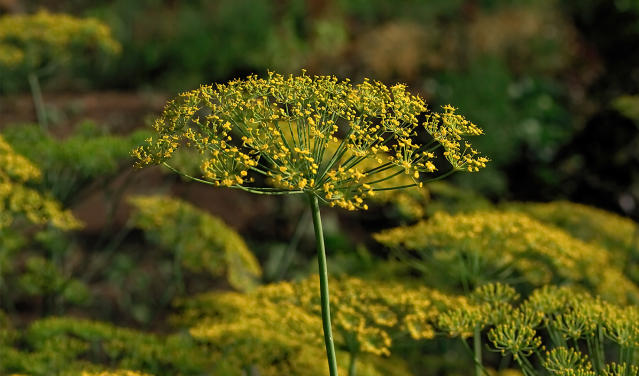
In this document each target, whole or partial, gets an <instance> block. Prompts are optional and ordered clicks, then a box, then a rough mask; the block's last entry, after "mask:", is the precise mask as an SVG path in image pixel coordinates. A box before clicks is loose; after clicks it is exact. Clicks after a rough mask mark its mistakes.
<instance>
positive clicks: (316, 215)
mask: <svg viewBox="0 0 639 376" xmlns="http://www.w3.org/2000/svg"><path fill="white" fill-rule="evenodd" d="M309 200H310V203H311V213H312V214H313V227H314V228H315V242H316V244H317V261H318V264H319V279H320V300H321V305H322V324H323V326H324V344H325V345H326V357H327V358H328V369H329V374H330V376H337V359H336V357H335V344H334V343H333V330H332V329H331V308H330V305H329V297H328V268H327V267H326V249H325V247H324V232H323V231H322V217H321V216H320V208H319V202H318V200H317V196H315V195H314V194H311V193H309Z"/></svg>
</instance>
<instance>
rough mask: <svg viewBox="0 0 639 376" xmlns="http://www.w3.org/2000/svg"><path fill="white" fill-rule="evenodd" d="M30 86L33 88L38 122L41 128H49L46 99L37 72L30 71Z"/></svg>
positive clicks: (32, 93)
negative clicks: (43, 96)
mask: <svg viewBox="0 0 639 376" xmlns="http://www.w3.org/2000/svg"><path fill="white" fill-rule="evenodd" d="M28 79H29V87H30V88H31V96H32V97H33V105H34V106H35V109H36V115H37V117H38V123H39V124H40V128H42V129H47V112H46V110H45V108H44V100H43V99H42V90H40V82H39V81H38V76H36V75H35V73H29V77H28Z"/></svg>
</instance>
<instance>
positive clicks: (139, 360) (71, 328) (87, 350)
mask: <svg viewBox="0 0 639 376" xmlns="http://www.w3.org/2000/svg"><path fill="white" fill-rule="evenodd" d="M19 337H20V341H21V342H23V344H22V345H21V346H13V347H8V348H7V347H2V348H0V372H3V373H11V372H24V373H29V374H31V375H33V376H39V375H52V374H65V375H66V374H68V375H74V374H75V375H78V374H80V372H81V371H83V370H96V372H99V371H103V370H106V369H109V368H112V367H119V368H123V369H131V370H137V371H142V372H148V373H151V374H154V375H158V376H159V375H175V374H183V375H189V374H190V375H195V374H202V373H203V372H206V370H207V369H211V367H212V366H211V364H212V361H211V358H210V355H211V354H210V353H208V352H207V351H206V349H204V348H201V347H197V346H195V343H194V342H193V340H192V339H191V337H190V336H189V335H188V334H186V333H177V334H172V335H168V336H160V335H154V334H147V333H143V332H139V331H135V330H131V329H125V328H118V327H115V326H113V325H111V324H107V323H101V322H94V321H88V320H82V319H78V318H72V317H64V318H62V317H60V318H48V319H44V320H39V321H35V322H34V323H33V324H31V326H30V327H29V328H28V330H26V331H25V332H23V333H22V334H21V335H20V336H19ZM16 344H17V342H16Z"/></svg>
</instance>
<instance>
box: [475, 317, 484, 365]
mask: <svg viewBox="0 0 639 376" xmlns="http://www.w3.org/2000/svg"><path fill="white" fill-rule="evenodd" d="M473 334H474V335H473V350H475V351H474V353H475V376H483V374H484V367H483V366H482V362H481V358H482V356H481V330H480V328H479V326H476V327H475V333H473Z"/></svg>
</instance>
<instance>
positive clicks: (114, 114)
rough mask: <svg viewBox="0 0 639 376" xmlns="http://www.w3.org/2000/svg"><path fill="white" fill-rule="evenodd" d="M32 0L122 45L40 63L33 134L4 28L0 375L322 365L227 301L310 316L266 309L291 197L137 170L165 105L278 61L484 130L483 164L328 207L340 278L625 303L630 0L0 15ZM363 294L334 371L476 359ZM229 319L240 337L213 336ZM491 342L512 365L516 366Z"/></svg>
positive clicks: (6, 7) (440, 0)
mask: <svg viewBox="0 0 639 376" xmlns="http://www.w3.org/2000/svg"><path fill="white" fill-rule="evenodd" d="M42 10H47V11H48V12H51V13H66V14H70V15H73V16H75V17H79V18H87V17H89V18H95V19H97V20H99V21H101V22H103V23H104V24H105V25H108V26H109V27H110V29H111V36H112V37H113V39H114V40H116V41H117V43H118V44H119V45H118V47H117V50H118V51H119V53H118V54H109V56H103V55H100V54H95V52H96V51H93V50H91V49H90V48H89V50H82V51H75V52H73V54H75V55H73V56H71V57H66V58H65V62H64V64H60V66H56V69H55V70H52V71H50V72H45V74H43V76H42V78H43V79H42V82H41V84H42V91H43V95H44V104H45V108H46V114H47V118H48V120H49V127H48V129H43V128H42V127H39V126H38V125H35V124H33V123H34V122H35V120H36V116H35V111H34V108H33V105H32V104H31V99H30V96H29V94H28V90H29V83H28V82H27V80H26V79H24V77H22V76H23V75H22V76H21V75H19V74H17V73H16V72H23V73H25V72H27V71H28V70H29V69H30V68H29V67H27V66H16V65H15V64H18V63H16V61H17V60H16V59H12V58H11V57H12V56H17V55H11V54H10V53H9V52H11V53H15V51H16V46H17V47H19V46H20V45H19V43H18V41H16V38H15V36H12V35H14V34H12V33H13V32H14V31H15V30H11V31H12V32H2V31H1V30H0V133H1V137H2V138H0V153H2V154H0V160H1V161H3V163H2V166H0V206H1V207H2V213H1V216H0V374H5V373H8V374H10V373H13V372H22V373H28V374H33V375H50V374H69V375H73V374H81V370H85V371H91V372H95V374H100V372H102V371H105V370H108V369H115V368H119V369H123V370H126V369H132V370H137V371H141V372H148V373H151V374H156V375H163V374H166V375H173V374H193V375H196V374H203V373H206V372H216V374H229V375H235V374H237V375H255V374H263V375H269V374H292V375H294V374H315V373H316V374H325V373H326V372H325V366H326V365H325V364H324V362H318V361H317V359H321V357H322V352H321V351H318V349H317V348H316V347H312V346H306V342H305V338H300V337H295V336H291V335H290V333H289V332H290V330H289V331H287V332H286V333H282V331H278V330H274V329H277V328H273V327H272V326H270V327H269V326H264V324H263V323H262V324H261V325H257V324H256V326H255V327H254V328H253V329H255V330H256V331H257V332H258V334H259V335H255V334H254V333H253V332H250V331H247V330H248V329H247V326H246V322H254V323H257V321H250V320H256V319H257V318H259V317H257V318H256V314H255V313H254V312H253V311H252V312H249V313H246V314H244V315H242V314H239V313H237V312H236V310H234V309H235V308H237V305H240V306H243V307H253V306H255V309H256V310H257V309H258V308H264V309H265V312H266V313H264V315H265V316H263V317H268V315H269V314H272V315H274V316H278V317H279V316H281V315H284V313H283V312H282V310H283V309H284V308H283V307H288V308H290V310H289V311H290V312H289V314H290V315H292V316H291V317H293V318H294V319H299V320H302V321H300V322H301V324H300V325H302V324H304V325H306V324H308V325H311V326H312V325H314V323H315V321H316V320H317V317H315V316H312V315H309V311H312V310H313V309H314V308H309V305H308V304H309V301H306V300H303V299H301V298H300V299H298V300H296V301H288V302H287V304H288V305H284V306H278V305H276V304H273V302H279V303H281V299H282V297H281V296H279V295H278V294H280V293H281V294H283V293H282V291H280V290H278V289H284V290H283V291H287V290H286V288H288V287H287V285H286V282H281V281H287V280H297V281H298V282H296V283H297V284H294V285H293V287H294V289H299V288H300V287H299V286H304V285H307V284H308V283H309V282H308V281H312V278H311V279H309V278H308V276H309V274H311V273H313V272H314V271H315V264H314V255H315V253H314V252H315V250H314V243H313V233H312V230H311V226H310V216H309V215H308V214H309V213H306V212H305V205H304V203H303V202H299V201H298V200H295V199H291V198H274V199H269V200H262V199H261V198H259V197H253V196H251V195H248V194H244V193H241V192H226V191H220V190H215V189H210V188H209V187H202V186H199V185H197V184H193V183H189V182H186V181H184V180H182V179H181V178H179V177H178V176H175V175H174V174H171V173H169V172H168V171H165V170H161V169H156V168H152V169H147V170H143V171H135V170H133V169H132V168H131V167H130V166H131V165H132V160H131V157H130V156H129V152H130V150H131V149H133V148H134V147H135V146H137V145H138V144H139V143H141V142H142V141H143V140H144V139H145V138H146V137H148V136H149V131H148V130H146V126H147V125H148V123H149V122H150V120H152V119H153V117H154V116H155V115H157V113H158V112H159V111H160V110H161V107H162V104H163V103H164V102H165V100H166V99H167V98H169V97H171V96H173V95H175V94H177V93H179V92H181V91H185V90H190V89H194V88H197V87H198V86H199V85H200V84H203V83H211V82H220V81H226V80H229V79H233V78H238V77H243V76H245V75H247V74H249V73H257V74H260V75H263V74H265V73H266V72H267V71H268V70H273V71H277V72H281V73H293V74H297V73H299V72H300V70H301V69H307V71H308V72H309V73H311V74H334V75H337V76H338V77H340V78H346V77H348V78H350V79H352V80H353V81H360V80H362V79H363V78H364V77H371V78H374V79H378V80H381V81H383V82H385V83H394V82H403V83H406V84H408V87H409V88H410V89H411V90H413V91H414V92H415V93H418V94H420V95H421V96H423V97H424V98H425V99H426V100H427V102H428V103H429V105H430V107H431V108H433V109H437V108H438V107H439V106H441V105H445V104H448V103H450V104H452V105H454V106H455V107H459V109H460V113H463V114H464V116H466V117H467V118H469V119H470V120H472V121H473V122H475V123H477V124H478V125H479V126H481V127H482V128H483V129H484V131H485V134H486V135H485V136H483V137H479V138H477V139H476V140H475V141H474V142H475V145H476V146H477V149H479V150H480V151H481V152H482V153H483V154H485V155H487V156H489V157H490V158H491V160H492V161H491V163H490V164H489V167H488V168H486V169H485V170H482V171H481V172H479V173H477V174H469V175H464V176H455V177H454V178H453V179H452V180H447V181H446V182H437V183H433V184H431V185H429V186H428V187H427V189H425V190H421V191H420V190H412V191H403V192H401V194H396V195H388V196H385V197H380V200H378V201H377V202H376V203H374V204H371V208H370V209H369V210H368V211H366V212H356V213H342V212H338V211H333V210H330V209H325V210H324V213H323V218H324V222H325V223H324V226H325V231H326V243H327V248H328V249H329V257H330V260H329V265H330V270H331V272H332V273H333V274H334V275H336V276H342V277H341V278H342V279H341V280H340V282H339V283H342V284H353V283H355V282H353V281H349V280H348V279H346V278H345V277H344V275H349V276H357V277H358V278H362V281H370V280H373V281H388V280H393V281H394V283H395V282H396V283H400V284H404V285H405V286H410V287H407V288H406V293H409V292H410V291H413V290H411V289H413V288H417V286H421V287H424V285H426V286H428V287H433V288H435V287H436V288H438V289H439V290H441V291H444V292H446V293H448V294H457V295H463V294H467V293H469V292H470V291H472V290H473V289H474V288H475V287H478V286H482V285H483V284H485V283H492V282H504V283H506V282H507V283H510V284H511V285H512V287H513V288H515V289H516V290H517V292H518V293H519V294H521V296H522V298H523V299H526V298H527V297H528V296H529V295H531V294H533V291H536V290H535V289H538V288H541V287H543V286H545V285H547V284H559V285H568V286H570V287H571V288H575V289H578V290H579V291H586V292H588V293H591V294H596V295H599V296H602V297H603V298H604V299H607V300H608V301H609V302H611V304H612V303H614V304H637V303H639V302H638V300H639V287H638V286H639V266H638V262H639V229H638V227H637V220H638V219H639V5H638V3H637V1H635V0H612V1H611V0H588V1H582V0H428V1H421V0H404V1H386V0H216V1H204V0H188V1H187V0H139V1H129V0H110V1H108V0H95V1H82V0H0V17H12V16H15V15H19V14H24V13H36V12H38V11H42ZM89 24H91V23H89ZM111 49H113V48H111ZM7 62H12V64H13V65H12V66H10V67H9V65H7V64H4V63H7ZM3 64H4V65H3ZM18 65H19V64H18ZM45 78H46V79H45ZM2 158H4V159H2ZM176 158H177V159H178V161H177V163H180V164H182V165H185V166H191V165H192V158H190V157H189V155H177V156H176ZM20 166H22V167H20ZM192 167H193V170H194V171H196V170H197V168H198V166H192ZM533 202H536V203H533ZM373 234H377V235H375V237H373ZM426 234H428V235H429V236H426ZM478 234H482V236H484V235H485V237H483V238H478ZM559 255H560V256H561V257H559ZM299 281H301V282H299ZM357 281H359V280H357ZM272 282H280V283H278V284H275V285H266V286H261V285H263V284H267V283H272ZM357 283H360V282H357ZM361 283H365V282H361ZM378 283H379V282H378ZM269 286H270V287H269ZM366 286H368V285H365V286H364V287H362V289H363V290H362V291H364V292H365V291H367V289H368V290H370V291H369V292H370V294H368V295H366V296H362V297H359V296H357V294H354V295H353V296H351V297H350V298H349V295H348V294H345V295H343V296H340V298H341V299H344V300H348V299H355V300H357V299H360V298H361V299H364V300H366V299H369V300H370V299H373V300H375V305H374V307H372V308H375V309H377V310H373V309H371V310H370V311H362V312H359V311H357V312H356V311H352V312H351V311H349V306H348V305H347V304H345V305H344V310H343V311H342V313H341V315H342V316H340V318H339V319H336V320H337V321H338V322H339V325H340V328H342V329H340V330H342V334H340V335H341V336H342V337H341V342H340V346H341V349H340V352H341V354H340V357H341V358H340V364H344V365H347V364H349V363H348V362H349V361H350V360H349V359H350V358H352V357H353V356H355V357H357V359H359V360H358V367H359V368H358V369H359V374H361V375H381V374H389V373H392V374H398V375H403V374H407V375H408V374H416V375H422V374H433V373H435V372H439V373H440V374H450V375H453V374H469V372H468V370H469V369H471V368H472V366H473V362H472V358H470V357H468V359H465V358H464V359H465V360H462V361H460V360H459V358H460V355H459V354H463V353H464V351H465V350H464V348H463V347H462V345H461V344H460V343H459V342H456V341H453V340H450V339H448V338H442V336H439V335H438V336H436V337H435V339H432V338H430V336H425V335H424V336H422V337H420V336H417V335H413V334H412V333H416V332H414V331H415V330H417V329H416V328H415V327H414V328H412V329H411V328H404V327H402V328H399V327H398V326H397V325H394V324H393V325H386V326H384V325H383V324H380V321H379V320H381V319H380V318H379V317H378V316H379V314H380V312H382V313H384V314H387V313H388V312H394V313H393V314H395V315H397V314H398V312H400V311H401V310H400V306H401V304H400V303H398V302H396V301H393V299H391V298H387V297H384V296H378V295H375V294H382V293H383V291H381V292H380V291H376V292H375V290H374V288H372V287H370V286H368V287H366ZM269 289H271V290H269ZM212 290H214V291H215V292H213V293H207V292H209V291H212ZM269 291H270V292H269ZM278 291H279V292H278ZM295 291H298V290H295ZM298 292H299V291H298ZM199 293H205V294H204V295H194V294H199ZM206 294H213V295H206ZM269 294H270V295H269ZM210 296H215V297H223V299H226V300H223V301H222V302H221V303H220V302H217V303H215V304H212V303H211V302H210V299H209V298H210ZM256 296H261V298H260V299H262V300H259V299H258V300H256V299H257V298H255V297H256ZM298 298H299V296H298ZM393 298H398V297H393ZM296 299H297V298H296ZM309 299H310V298H309ZM423 299H424V302H423V303H424V304H430V303H429V302H430V300H428V301H426V300H427V299H426V297H423ZM451 299H452V298H451ZM455 299H457V298H455ZM459 299H463V298H459ZM369 300H366V301H367V302H368V301H369ZM225 303H228V306H225V307H222V305H223V304H225ZM234 304H235V306H234ZM260 304H261V305H262V306H261V307H260ZM366 304H368V303H366ZM174 305H175V306H174ZM354 306H355V305H354ZM401 307H402V309H403V308H405V307H404V306H401ZM266 308H269V309H272V311H268V310H267V309H266ZM351 308H352V307H351ZM284 311H286V309H284ZM422 311H423V310H422ZM422 311H420V310H417V311H416V312H417V313H419V314H420V315H423V314H424V313H423V312H422ZM194 312H195V313H197V315H198V317H197V320H194V319H195V318H194V317H190V316H189V315H193V314H194ZM268 312H270V313H268ZM401 312H404V311H401ZM413 313H415V312H413ZM402 314H404V313H402ZM64 315H67V316H69V317H70V316H74V317H85V318H90V319H91V320H101V322H98V321H89V320H79V319H70V318H69V317H64ZM349 315H350V316H349ZM375 315H378V316H375ZM169 316H171V318H170V319H168V318H169ZM258 316H259V315H258ZM391 316H392V315H391ZM426 316H428V315H426ZM386 318H388V317H386ZM349 319H355V320H359V321H358V322H365V323H368V322H375V325H372V326H370V327H367V326H364V327H356V328H355V327H354V326H353V327H349V325H352V322H349ZM422 319H423V320H426V321H421V322H422V323H426V322H430V323H431V324H433V325H434V321H435V320H434V319H433V317H430V316H428V317H426V318H424V317H422ZM243 320H248V321H243ZM303 320H308V321H303ZM313 320H315V321H313ZM375 320H378V321H375ZM403 320H404V319H403ZM243 322H244V323H243ZM115 324H117V326H116V325H115ZM195 325H198V327H199V328H206V327H214V328H219V330H220V331H218V332H215V333H210V332H206V333H204V332H202V331H200V332H197V331H195V329H194V326H195ZM282 325H283V324H282ZM120 326H127V327H131V328H129V329H124V328H121V327H120ZM309 328H310V326H308V327H304V328H303V329H304V330H308V329H309ZM380 328H381V329H380ZM429 328H430V327H422V328H421V330H422V331H424V330H427V329H429ZM351 329H357V330H352V331H349V330H351ZM382 329H383V330H382ZM391 329H392V330H391ZM399 329H401V330H399ZM411 330H414V331H413V332H411ZM432 330H435V329H432ZM151 333H153V334H151ZM169 333H170V334H169ZM194 333H195V334H194ZM198 333H199V334H198ZM203 333H204V334H203ZM207 333H208V334H207ZM224 333H233V338H232V340H226V341H218V340H217V339H219V338H218V337H219V336H220V335H224ZM318 333H319V332H312V333H311V334H312V335H313V336H316V335H317V334H318ZM389 333H390V334H389ZM438 334H439V333H438ZM387 337H388V338H390V337H392V338H393V341H392V344H389V343H388V342H387ZM216 338H217V339H216ZM267 343H268V344H270V345H271V347H270V348H269V349H270V350H269V351H266V350H265V349H266V347H265V346H264V344H267ZM362 346H364V347H365V346H369V349H373V350H376V349H377V350H378V353H375V351H361V352H360V347H362ZM379 349H383V351H381V350H379ZM320 350H321V349H320ZM382 352H383V353H384V354H382ZM387 352H390V354H391V355H390V357H386V355H387V354H386V353H387ZM185 354H188V356H186V355H185ZM353 354H355V355H353ZM398 354H401V356H398ZM612 354H614V351H612ZM247 356H250V358H247ZM485 358H486V359H485V360H486V363H487V364H489V365H490V366H491V367H493V368H495V369H497V370H499V371H503V372H504V374H506V373H507V372H510V371H508V369H509V368H510V366H511V365H513V363H512V362H509V361H508V360H505V361H502V362H501V363H500V360H499V357H498V355H497V354H495V353H489V354H487V355H485ZM500 364H501V366H500ZM238 367H239V369H238ZM431 371H432V372H431ZM304 372H306V373H304ZM122 374H123V375H124V374H127V373H126V371H122Z"/></svg>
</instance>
